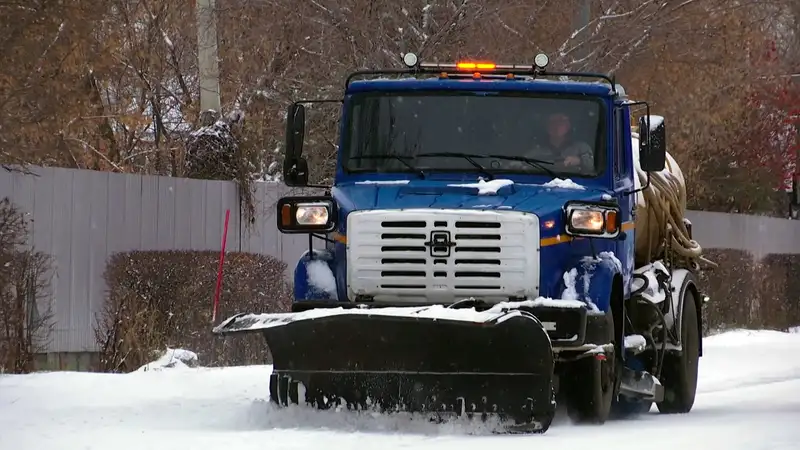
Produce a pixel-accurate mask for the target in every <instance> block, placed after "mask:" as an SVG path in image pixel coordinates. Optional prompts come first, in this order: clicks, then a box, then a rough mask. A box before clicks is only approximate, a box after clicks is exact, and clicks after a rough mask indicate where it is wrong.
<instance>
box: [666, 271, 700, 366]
mask: <svg viewBox="0 0 800 450" xmlns="http://www.w3.org/2000/svg"><path fill="white" fill-rule="evenodd" d="M670 289H671V290H672V304H671V305H670V309H669V311H668V312H667V313H666V314H664V320H665V321H666V323H667V328H671V327H672V326H673V325H675V330H677V331H678V336H680V335H681V334H680V330H681V327H682V326H683V299H684V297H685V295H684V294H685V293H686V291H687V290H688V289H692V290H693V291H694V298H695V305H694V307H695V308H696V309H697V326H698V328H699V329H698V330H697V331H698V335H699V336H701V339H700V356H703V339H702V336H703V314H702V298H701V296H700V291H699V290H698V289H697V282H696V281H695V278H694V275H693V274H692V272H690V271H688V270H686V269H675V270H673V271H672V278H671V280H670ZM676 321H677V323H676Z"/></svg>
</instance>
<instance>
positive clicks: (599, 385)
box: [564, 312, 617, 425]
mask: <svg viewBox="0 0 800 450" xmlns="http://www.w3.org/2000/svg"><path fill="white" fill-rule="evenodd" d="M606 317H607V318H608V319H607V320H608V322H609V328H608V329H609V330H610V331H609V334H610V335H611V336H610V340H611V342H613V340H614V338H613V335H614V319H613V316H612V314H611V312H609V313H608V314H606ZM602 356H604V357H603V358H595V357H589V358H584V359H580V360H578V361H575V362H573V363H571V364H570V365H569V367H568V368H567V374H566V375H567V379H566V380H565V381H567V383H566V385H565V386H564V391H565V392H564V396H565V400H566V404H567V414H568V415H569V417H570V419H572V421H573V422H575V423H586V424H598V425H599V424H603V423H605V421H606V420H608V417H609V415H610V413H611V404H612V402H613V400H614V390H615V387H616V372H617V371H616V370H615V369H616V366H617V361H616V355H615V354H613V353H612V354H608V355H602Z"/></svg>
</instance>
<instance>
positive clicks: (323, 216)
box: [295, 203, 330, 225]
mask: <svg viewBox="0 0 800 450" xmlns="http://www.w3.org/2000/svg"><path fill="white" fill-rule="evenodd" d="M329 217H330V212H329V211H328V205H327V204H323V203H298V204H297V209H296V210H295V220H296V221H297V224H298V225H325V224H326V223H328V218H329Z"/></svg>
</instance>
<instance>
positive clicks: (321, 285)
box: [306, 259, 339, 300]
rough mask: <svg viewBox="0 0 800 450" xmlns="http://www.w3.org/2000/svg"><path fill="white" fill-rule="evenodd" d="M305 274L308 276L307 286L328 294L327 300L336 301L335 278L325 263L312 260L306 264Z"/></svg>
mask: <svg viewBox="0 0 800 450" xmlns="http://www.w3.org/2000/svg"><path fill="white" fill-rule="evenodd" d="M306 274H307V275H308V285H309V286H311V287H312V288H314V289H316V290H318V291H321V292H324V293H326V294H328V298H331V299H333V300H338V298H339V297H338V291H337V289H336V277H334V276H333V271H331V267H330V266H329V265H328V263H327V262H325V261H324V260H321V259H312V260H311V261H308V262H307V263H306Z"/></svg>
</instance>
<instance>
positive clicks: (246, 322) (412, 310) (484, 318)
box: [215, 297, 587, 331]
mask: <svg viewBox="0 0 800 450" xmlns="http://www.w3.org/2000/svg"><path fill="white" fill-rule="evenodd" d="M464 300H472V299H464ZM365 306H366V305H365ZM586 306H587V305H586V303H584V302H582V301H580V300H574V299H551V298H544V297H539V298H536V299H532V300H525V301H520V302H500V303H497V304H496V305H494V306H492V307H491V308H489V309H487V310H484V311H477V310H476V309H475V308H449V307H446V306H443V305H431V306H416V307H384V308H366V307H364V308H318V309H310V310H308V311H302V312H296V313H263V314H244V315H242V316H233V317H230V318H228V319H227V320H225V321H223V322H222V323H221V324H219V325H218V326H217V327H216V328H215V331H217V330H218V331H221V330H232V329H235V330H250V331H253V330H262V329H266V328H274V327H279V326H284V325H287V324H290V323H292V322H297V321H300V320H314V319H320V318H323V317H333V316H346V315H360V316H375V317H410V318H424V319H435V320H456V321H461V322H475V323H484V322H491V321H495V320H497V321H498V322H502V321H503V320H506V319H508V318H510V317H513V316H515V315H517V314H516V311H515V310H517V309H519V308H522V307H527V308H537V307H546V308H570V309H574V308H585V307H586ZM231 323H233V325H230V324H231Z"/></svg>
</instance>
